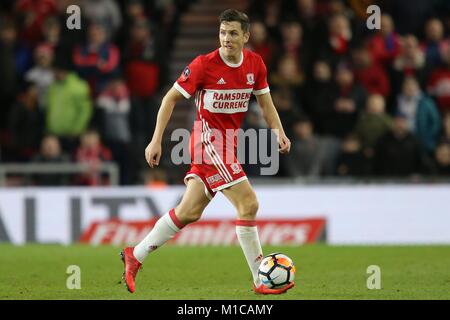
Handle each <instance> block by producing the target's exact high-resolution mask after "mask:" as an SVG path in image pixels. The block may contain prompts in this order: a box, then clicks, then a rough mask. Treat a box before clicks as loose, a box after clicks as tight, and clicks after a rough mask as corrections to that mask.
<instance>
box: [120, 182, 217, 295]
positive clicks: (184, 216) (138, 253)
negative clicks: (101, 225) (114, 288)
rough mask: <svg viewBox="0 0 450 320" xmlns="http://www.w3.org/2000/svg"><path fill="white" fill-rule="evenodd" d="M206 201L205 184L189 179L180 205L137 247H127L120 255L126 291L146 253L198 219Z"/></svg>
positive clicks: (129, 287)
mask: <svg viewBox="0 0 450 320" xmlns="http://www.w3.org/2000/svg"><path fill="white" fill-rule="evenodd" d="M209 201H210V200H209V199H208V197H207V196H206V194H205V186H204V184H203V183H202V182H200V181H198V180H196V179H189V180H188V181H187V188H186V192H185V193H184V195H183V198H182V200H181V202H180V204H179V205H178V206H177V207H176V208H174V209H171V210H170V211H169V212H168V213H166V214H165V215H163V216H162V217H161V218H159V219H158V221H157V222H156V223H155V226H154V227H153V229H152V231H150V233H149V234H148V235H147V236H146V237H145V238H144V239H143V240H142V241H141V242H140V243H139V244H138V245H137V246H136V247H134V248H132V247H128V248H125V249H124V250H123V251H122V252H121V255H122V261H123V262H124V266H125V271H124V275H123V278H124V280H125V284H126V286H127V288H128V291H130V292H131V293H133V292H134V290H135V279H136V275H137V272H138V271H139V269H140V267H141V265H142V262H143V261H144V259H145V258H146V257H147V256H148V254H149V253H150V252H152V251H155V250H156V249H157V248H159V247H160V246H162V245H163V244H165V243H166V242H167V241H168V240H170V239H171V238H173V237H174V236H175V235H176V234H177V233H178V232H179V231H180V230H181V229H182V228H183V227H184V226H185V225H187V224H189V223H191V222H194V221H197V220H198V219H200V217H201V215H202V213H203V210H204V209H205V208H206V206H207V205H208V203H209Z"/></svg>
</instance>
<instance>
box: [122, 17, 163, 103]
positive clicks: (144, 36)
mask: <svg viewBox="0 0 450 320" xmlns="http://www.w3.org/2000/svg"><path fill="white" fill-rule="evenodd" d="M124 60H125V74H126V77H127V84H128V87H129V88H130V92H131V95H132V96H137V97H149V96H153V95H155V93H156V91H157V90H158V89H159V87H160V85H161V79H160V78H161V73H162V71H163V70H161V69H162V64H163V60H164V59H163V57H162V52H161V47H160V43H159V40H158V39H157V38H156V36H155V35H154V33H153V31H152V29H151V27H150V24H149V22H148V21H147V20H145V19H139V20H136V21H135V22H134V23H133V25H132V26H131V28H130V37H129V40H128V42H127V44H126V47H125V51H124Z"/></svg>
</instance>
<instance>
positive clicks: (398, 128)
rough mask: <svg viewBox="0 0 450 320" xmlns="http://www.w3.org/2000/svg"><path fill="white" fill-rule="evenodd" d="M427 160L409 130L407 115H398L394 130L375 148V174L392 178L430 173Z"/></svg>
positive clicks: (383, 137)
mask: <svg viewBox="0 0 450 320" xmlns="http://www.w3.org/2000/svg"><path fill="white" fill-rule="evenodd" d="M425 159H426V155H425V154H424V151H423V148H422V147H421V145H420V142H419V140H418V139H417V138H416V137H415V136H414V135H413V134H412V133H411V131H410V130H409V128H408V119H407V117H406V115H405V114H402V113H399V114H397V115H396V116H395V118H394V122H393V127H392V130H391V131H389V132H387V133H386V134H385V135H384V136H382V137H381V138H380V140H379V141H378V143H377V145H376V147H375V163H374V164H375V173H377V174H378V175H381V176H390V177H406V176H411V175H414V174H421V173H429V170H427V169H429V167H427V165H426V163H427V161H426V160H425Z"/></svg>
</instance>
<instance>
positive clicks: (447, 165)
mask: <svg viewBox="0 0 450 320" xmlns="http://www.w3.org/2000/svg"><path fill="white" fill-rule="evenodd" d="M435 162H436V169H437V173H438V174H439V175H442V176H447V177H448V176H450V144H447V143H443V144H440V145H439V146H438V147H437V148H436V153H435Z"/></svg>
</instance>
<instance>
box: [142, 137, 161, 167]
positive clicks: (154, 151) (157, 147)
mask: <svg viewBox="0 0 450 320" xmlns="http://www.w3.org/2000/svg"><path fill="white" fill-rule="evenodd" d="M145 159H146V160H147V162H148V165H149V166H150V168H153V167H155V166H157V165H159V159H161V143H158V142H153V141H151V142H150V143H149V144H148V146H147V148H145Z"/></svg>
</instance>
